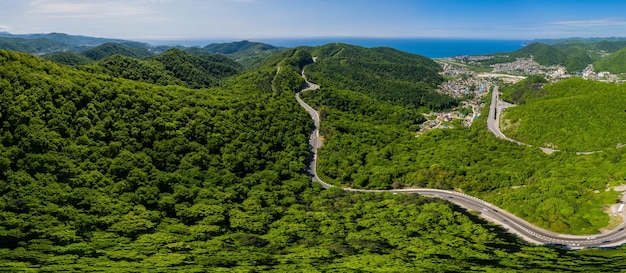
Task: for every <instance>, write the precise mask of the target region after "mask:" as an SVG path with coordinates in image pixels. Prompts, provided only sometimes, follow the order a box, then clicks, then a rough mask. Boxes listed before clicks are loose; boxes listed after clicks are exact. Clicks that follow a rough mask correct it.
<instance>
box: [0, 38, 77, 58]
mask: <svg viewBox="0 0 626 273" xmlns="http://www.w3.org/2000/svg"><path fill="white" fill-rule="evenodd" d="M67 47H68V46H67V45H65V44H63V43H60V42H56V41H52V40H48V39H22V38H6V37H0V49H6V50H14V51H20V52H27V53H37V54H43V53H52V52H57V51H62V50H65V49H67Z"/></svg>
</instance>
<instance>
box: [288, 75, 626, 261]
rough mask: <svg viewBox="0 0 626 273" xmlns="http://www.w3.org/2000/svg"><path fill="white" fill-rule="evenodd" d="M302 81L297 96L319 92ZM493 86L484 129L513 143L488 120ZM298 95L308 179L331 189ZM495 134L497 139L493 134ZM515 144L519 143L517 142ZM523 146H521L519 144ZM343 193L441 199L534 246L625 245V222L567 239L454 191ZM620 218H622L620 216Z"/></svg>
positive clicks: (315, 116)
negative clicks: (319, 171) (307, 154)
mask: <svg viewBox="0 0 626 273" xmlns="http://www.w3.org/2000/svg"><path fill="white" fill-rule="evenodd" d="M302 77H303V78H304V80H305V81H306V84H307V86H306V87H305V88H303V89H302V90H301V91H300V92H304V91H308V90H315V89H319V88H320V87H319V85H316V84H313V83H311V82H309V81H308V80H307V79H306V76H305V75H304V70H302ZM497 91H498V89H497V86H496V87H494V92H493V94H494V95H493V97H492V104H491V108H490V111H489V121H490V122H489V123H488V126H489V127H490V130H492V132H494V134H496V136H498V137H500V138H504V139H507V140H510V141H514V142H517V141H515V140H512V139H509V138H507V137H506V136H504V135H503V134H502V133H501V132H500V130H499V128H498V126H494V125H497V123H493V121H492V120H495V121H497V120H496V119H494V117H496V116H497V115H496V113H495V109H496V105H495V103H494V101H495V100H496V99H497ZM300 92H298V93H296V100H297V101H298V103H300V105H301V106H302V107H303V108H304V109H305V110H306V111H307V112H308V113H309V115H311V118H313V121H314V124H315V127H314V128H313V132H312V133H311V137H310V139H309V143H310V144H311V147H312V148H311V152H312V154H313V158H312V160H311V164H310V166H309V172H310V173H311V176H312V181H313V182H317V183H319V184H320V185H322V187H323V188H325V189H328V188H331V187H333V185H330V184H328V183H325V182H324V181H322V180H321V179H320V178H319V177H318V176H317V169H316V165H317V150H318V149H319V148H320V147H321V146H322V141H321V139H320V138H319V130H318V129H319V126H320V116H319V113H318V112H317V111H316V110H315V109H313V108H312V107H311V106H310V105H308V104H307V103H306V102H304V101H303V100H302V99H301V98H300ZM496 132H499V135H498V134H497V133H496ZM518 143H519V142H518ZM521 145H524V144H521ZM342 189H343V190H345V191H351V192H380V193H389V192H391V193H405V194H408V193H416V194H420V195H424V196H430V197H435V198H441V199H444V200H448V201H450V202H452V203H455V204H457V205H459V206H461V207H463V208H466V209H468V210H474V211H477V212H478V213H479V214H480V216H481V217H482V218H484V219H486V220H487V221H490V222H492V223H496V224H498V225H501V226H502V227H504V228H505V229H506V230H508V231H509V232H511V233H513V234H517V235H518V236H520V237H521V238H522V239H524V240H526V241H528V242H530V243H534V244H555V245H563V246H566V247H568V248H571V249H581V248H586V247H616V246H620V245H622V244H626V221H624V222H622V224H620V225H619V226H618V227H616V228H615V229H613V230H610V231H606V232H604V233H601V234H596V235H585V236H577V235H568V234H558V233H554V232H551V231H548V230H545V229H542V228H539V227H536V226H533V225H532V224H530V223H528V222H526V221H524V220H523V219H521V218H519V217H517V216H515V215H513V214H511V213H509V212H507V211H505V210H503V209H501V208H498V207H496V206H494V205H492V204H490V203H488V202H487V201H484V200H481V199H478V198H476V197H473V196H469V195H467V194H463V193H459V192H454V191H446V190H438V189H424V188H418V189H395V190H362V189H352V188H342ZM622 217H624V215H622Z"/></svg>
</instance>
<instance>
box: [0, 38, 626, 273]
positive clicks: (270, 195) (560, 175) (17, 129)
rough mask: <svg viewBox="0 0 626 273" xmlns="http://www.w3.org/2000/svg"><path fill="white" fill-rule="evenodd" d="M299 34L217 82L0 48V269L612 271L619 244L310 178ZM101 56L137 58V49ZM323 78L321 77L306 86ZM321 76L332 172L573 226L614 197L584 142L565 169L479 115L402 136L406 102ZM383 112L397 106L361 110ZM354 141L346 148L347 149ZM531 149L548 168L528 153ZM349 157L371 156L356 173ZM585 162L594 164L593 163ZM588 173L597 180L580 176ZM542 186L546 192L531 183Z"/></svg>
mask: <svg viewBox="0 0 626 273" xmlns="http://www.w3.org/2000/svg"><path fill="white" fill-rule="evenodd" d="M374 51H375V52H376V53H372V54H373V56H370V57H375V58H380V59H379V60H385V59H386V60H394V59H395V58H398V57H399V59H400V60H398V61H400V62H401V59H402V58H404V57H402V56H401V55H402V54H399V55H398V53H396V52H395V51H386V50H384V49H383V50H374ZM311 52H312V48H296V49H291V50H286V51H285V52H281V53H279V54H277V55H276V56H274V58H270V60H268V62H267V63H266V64H265V65H263V66H262V67H260V68H259V69H255V70H251V71H248V72H245V73H243V74H241V73H239V74H236V75H234V76H231V77H228V78H225V79H224V80H222V81H221V82H220V84H219V85H220V87H213V88H208V89H190V88H186V87H181V86H175V85H169V86H162V85H154V84H149V83H145V82H138V81H133V80H128V79H121V78H117V77H113V76H111V75H107V74H103V73H100V72H96V73H91V72H89V70H86V69H82V68H72V67H67V66H59V65H56V64H54V63H52V62H48V61H43V60H42V59H40V58H38V57H35V56H31V55H27V54H20V53H15V52H8V51H0V124H2V126H0V270H3V271H40V272H68V271H79V272H102V271H107V272H246V271H248V272H255V271H256V272H261V271H262V272H359V271H361V272H375V271H380V272H382V271H385V272H389V271H393V272H472V271H479V272H480V271H482V272H485V271H486V272H490V271H491V272H502V271H506V272H545V271H557V272H558V271H564V272H593V271H606V272H611V271H618V270H621V269H622V268H624V267H626V252H625V251H624V248H619V249H609V250H599V249H590V250H583V251H576V252H568V251H565V250H564V249H562V248H559V247H550V246H534V245H529V244H527V243H524V242H522V241H520V240H519V239H518V238H516V237H514V236H511V235H510V234H507V233H506V232H505V230H504V229H502V228H499V227H495V226H493V225H490V224H488V223H486V222H484V221H483V220H481V219H480V218H478V217H476V214H475V213H470V212H466V211H464V210H462V209H460V208H458V207H456V206H453V205H452V204H450V203H448V202H445V201H442V200H437V199H429V198H424V197H420V196H417V195H403V194H398V195H393V194H378V193H350V192H344V191H341V190H340V189H337V188H334V189H329V190H323V189H322V188H321V187H320V186H319V185H317V184H312V183H311V182H310V177H309V176H308V175H307V174H306V172H305V171H304V170H305V168H306V166H307V164H308V160H309V157H310V150H309V149H310V147H309V145H308V139H309V134H310V129H311V126H312V121H311V119H310V117H309V115H308V114H307V113H306V112H305V111H304V110H303V109H302V108H301V107H300V106H299V105H298V104H297V103H296V101H295V99H294V97H293V92H296V91H298V90H299V89H300V88H301V86H302V83H303V79H302V78H301V77H300V70H301V69H302V68H303V67H304V66H306V71H309V68H312V67H314V66H316V65H317V63H316V64H310V63H311V62H312V60H311V57H312V54H311ZM169 53H170V54H171V55H173V56H178V57H177V58H173V56H167V57H168V58H169V59H170V60H173V61H172V62H175V63H178V62H177V60H180V63H184V64H190V65H191V64H193V61H192V60H195V59H193V58H192V57H189V56H187V55H185V54H181V53H180V52H178V51H172V52H169ZM386 54H389V56H385V55H386ZM320 55H321V54H320ZM376 55H378V56H376ZM396 55H398V56H396ZM113 58H118V59H117V60H115V59H114V60H115V61H116V62H122V63H123V62H128V64H129V65H139V66H138V67H139V69H143V68H142V64H145V63H132V61H130V59H128V58H124V57H113ZM154 58H155V59H158V57H154ZM207 59H209V58H207ZM105 60H106V59H105ZM105 60H103V61H105ZM153 61H154V60H153ZM319 61H321V59H318V62H319ZM389 62H392V61H389ZM405 65H408V64H405ZM164 66H166V65H164ZM181 66H186V65H181ZM384 67H386V66H384ZM425 67H426V69H429V67H428V66H427V65H425ZM430 69H432V68H430ZM400 71H402V70H400ZM337 73H346V71H345V70H337ZM424 73H426V74H428V73H430V70H428V71H426V72H424ZM344 84H345V85H346V86H347V85H348V84H347V83H344ZM328 91H330V92H333V91H332V89H328V90H327V89H324V90H321V91H319V92H322V93H323V92H328ZM320 94H321V93H320ZM320 94H317V93H310V96H309V99H313V100H319V101H320V103H325V102H324V101H331V102H333V101H335V100H343V101H345V102H346V103H352V105H350V106H348V107H346V108H344V109H340V110H339V112H337V111H336V110H334V109H333V108H330V107H329V108H328V110H329V111H331V112H332V113H329V116H327V117H326V119H325V120H324V121H323V122H325V123H328V124H329V125H330V126H334V127H335V128H339V126H338V125H337V124H338V123H340V124H343V125H342V127H341V130H336V135H335V136H333V137H332V139H331V140H330V142H329V143H328V144H327V147H329V150H327V151H326V152H325V154H320V156H322V157H323V159H324V160H325V161H326V162H331V161H335V160H340V163H341V164H338V165H337V168H338V170H339V171H340V172H343V171H344V170H343V169H346V170H348V174H352V172H351V171H350V169H351V168H352V169H354V168H358V169H359V170H360V173H359V175H360V176H361V177H365V176H366V175H368V176H369V175H371V177H377V178H376V179H378V180H379V181H392V180H385V179H386V178H385V175H387V176H394V177H393V178H394V179H395V178H399V177H396V175H397V174H399V173H401V172H409V173H411V175H413V176H414V178H416V179H415V180H414V181H416V183H420V184H423V183H425V184H428V185H430V186H433V187H449V186H452V187H455V188H456V187H458V188H461V189H464V190H466V189H467V192H478V191H481V190H483V191H484V193H483V194H484V195H485V196H486V197H489V198H490V199H491V200H493V201H495V202H497V203H503V202H509V203H510V206H509V207H511V208H515V207H517V209H516V210H512V211H514V212H515V213H517V214H520V215H524V216H528V217H529V218H532V216H534V217H535V218H539V219H541V221H546V222H548V221H551V220H553V219H552V218H554V219H555V222H554V223H556V226H555V227H557V228H555V229H558V227H559V225H561V224H562V223H563V222H566V223H568V224H571V225H572V226H574V225H577V227H576V228H578V230H581V229H584V228H591V229H593V228H595V227H593V226H590V224H589V222H588V221H590V220H589V219H594V220H595V219H596V218H597V216H596V215H593V214H590V213H589V211H590V210H589V207H590V206H591V205H590V204H589V203H593V204H602V202H603V200H602V199H608V198H611V199H614V197H615V196H614V195H613V194H611V193H607V192H604V191H603V190H604V187H606V182H607V181H606V176H607V175H611V176H615V177H619V178H620V179H621V177H623V176H619V175H618V174H617V173H614V172H613V169H612V166H613V165H619V164H623V163H620V160H618V161H617V162H618V163H610V162H607V161H601V160H599V159H600V157H599V156H598V157H592V158H591V159H592V160H590V163H593V166H594V167H593V168H590V169H585V175H586V178H587V179H586V180H585V181H582V182H581V181H579V180H570V178H571V176H574V175H577V177H582V175H581V174H579V171H575V170H573V169H574V168H575V167H577V166H579V165H580V161H581V160H582V159H575V158H571V157H567V156H564V155H561V156H558V157H556V158H547V157H546V155H544V154H542V153H541V152H533V151H534V150H530V149H529V148H524V147H519V146H517V145H515V144H511V143H502V142H498V141H497V140H496V139H495V137H493V136H490V135H488V134H487V133H486V132H484V131H485V130H484V128H482V127H484V126H476V127H474V128H472V130H462V129H459V130H446V131H437V132H433V133H431V134H426V135H424V136H421V137H420V138H415V136H414V135H412V134H408V135H407V134H406V132H408V129H406V128H405V126H407V125H410V123H411V120H412V119H414V118H415V116H419V113H418V112H417V111H416V109H415V108H413V107H407V108H406V109H404V108H402V107H403V106H401V105H398V104H396V103H393V102H389V101H383V102H381V101H379V100H378V99H373V98H371V97H369V95H367V94H365V93H362V92H353V91H349V90H338V91H337V92H336V93H332V94H329V95H330V97H328V98H324V97H320V96H318V95H320ZM321 95H323V94H321ZM368 104H369V105H368ZM344 111H345V112H349V113H350V115H343V114H342V113H341V112H344ZM394 113H398V114H399V117H398V118H395V117H393V116H389V117H382V116H381V117H375V116H378V115H393V114H394ZM481 118H482V119H484V118H485V117H481ZM332 119H334V121H333V120H332ZM370 121H373V122H374V123H371V124H370V123H368V122H370ZM365 124H367V126H364V125H365ZM396 125H399V126H396ZM323 126H327V125H323ZM364 128H365V129H366V130H368V131H364ZM386 129H391V131H387V130H386ZM363 132H370V133H375V134H363ZM341 134H343V135H341ZM352 135H354V136H355V135H358V136H359V137H361V138H362V139H366V141H365V142H363V141H362V140H360V139H357V138H354V136H352ZM390 136H392V137H390ZM395 136H399V137H398V138H394V137H395ZM403 141H415V142H406V143H404V142H403ZM350 142H352V144H351V143H350ZM403 143H404V144H407V145H398V144H403ZM338 144H339V145H338ZM357 144H358V145H362V148H363V150H362V151H358V152H355V151H354V150H352V146H351V145H357ZM341 145H343V147H341ZM412 145H414V146H412ZM381 147H382V148H381ZM333 150H337V151H342V153H343V155H342V157H343V158H342V159H338V158H337V157H336V156H333V155H332V154H331V152H332V151H333ZM485 151H489V152H488V153H486V152H485ZM368 153H371V154H369V155H368ZM618 153H619V151H613V152H610V151H609V152H607V153H606V154H605V156H617V155H621V154H618ZM624 158H626V157H624ZM511 159H513V160H511ZM515 160H517V161H515ZM342 161H351V162H349V164H344V163H343V162H342ZM508 161H512V162H510V163H507V162H508ZM494 162H496V163H494ZM565 162H567V163H568V164H564V163H565ZM546 163H548V164H551V165H552V166H551V167H550V166H549V167H550V169H553V170H551V171H549V172H548V171H546V169H541V168H547V167H545V164H546ZM326 164H328V163H326ZM350 164H352V165H350ZM361 165H367V166H368V167H371V166H378V168H377V169H376V168H374V169H371V174H367V173H363V171H365V169H364V168H362V167H361ZM385 166H386V167H385ZM488 166H492V167H491V168H489V167H488ZM512 166H515V168H514V167H512ZM538 166H540V167H538ZM555 166H562V168H563V169H558V168H557V167H555ZM620 166H621V165H620ZM620 166H617V168H618V169H620V170H623V169H624V168H619V167H620ZM329 167H332V165H327V166H326V167H325V168H329ZM453 167H455V168H457V169H452V168H453ZM537 168H539V169H537ZM394 169H395V171H393V170H394ZM598 172H601V173H602V174H603V176H602V178H603V179H597V177H595V175H597V173H598ZM568 175H570V176H568ZM413 176H409V177H407V179H406V180H404V181H402V183H409V182H411V181H412V180H413V179H412V178H413ZM464 176H466V177H472V181H470V179H463V177H464ZM548 176H549V177H551V178H546V177H548ZM355 177H356V176H355ZM473 179H475V180H476V181H473ZM526 179H528V180H526ZM532 179H537V181H531V180H532ZM563 181H576V183H573V184H571V185H567V186H564V185H563V184H562V183H563ZM398 182H401V181H398ZM496 182H497V183H500V184H501V185H500V184H499V185H496V184H495V183H496ZM526 182H528V185H527V186H526V187H520V188H519V189H512V188H511V187H510V186H511V185H520V183H526ZM454 183H456V184H454ZM493 188H495V189H496V190H493V191H490V189H493ZM596 188H597V189H598V191H599V193H594V192H593V191H590V190H589V189H596ZM583 189H584V190H583ZM548 193H552V194H553V196H557V194H558V196H559V198H563V199H557V200H555V198H551V199H550V198H548V200H544V199H546V198H545V196H547V195H548ZM523 196H525V197H527V198H522V197H523ZM570 201H572V202H573V203H571V204H575V205H572V208H571V213H572V214H567V215H565V217H562V216H563V215H562V214H563V213H568V212H570V210H568V209H567V208H564V207H563V203H565V202H570ZM531 208H532V209H533V211H532V212H529V210H531ZM535 209H536V211H535ZM594 217H595V218H594ZM568 218H570V219H568ZM600 218H602V217H600ZM531 221H535V220H533V219H531ZM535 222H536V221H535ZM595 222H602V221H595ZM548 225H549V224H548ZM572 229H574V228H573V227H572Z"/></svg>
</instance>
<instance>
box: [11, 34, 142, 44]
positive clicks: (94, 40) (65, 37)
mask: <svg viewBox="0 0 626 273" xmlns="http://www.w3.org/2000/svg"><path fill="white" fill-rule="evenodd" d="M0 37H6V38H19V39H28V40H36V39H47V40H51V41H55V42H59V43H62V44H65V45H71V46H75V47H93V46H99V45H102V44H105V43H119V44H127V45H132V46H138V45H142V47H147V46H148V44H145V43H139V42H134V41H128V40H121V39H109V38H98V37H89V36H83V35H69V34H65V33H58V32H52V33H35V34H11V33H8V32H0Z"/></svg>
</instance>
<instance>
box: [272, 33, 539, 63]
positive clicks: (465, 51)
mask: <svg viewBox="0 0 626 273" xmlns="http://www.w3.org/2000/svg"><path fill="white" fill-rule="evenodd" d="M263 42H264V43H267V44H271V45H274V46H285V47H295V46H301V45H306V46H319V45H324V44H329V43H346V44H352V45H359V46H363V47H368V48H371V47H380V46H385V47H391V48H395V49H398V50H401V51H405V52H409V53H413V54H418V55H422V56H426V57H429V58H447V57H454V56H462V55H483V54H492V53H500V52H511V51H515V50H518V49H520V48H522V47H524V46H526V45H527V44H528V43H529V42H530V41H523V40H479V39H424V38H421V39H389V38H315V39H313V38H309V39H268V40H265V41H263Z"/></svg>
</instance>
